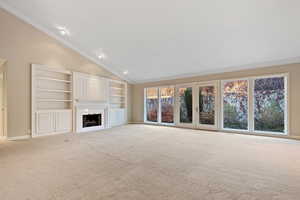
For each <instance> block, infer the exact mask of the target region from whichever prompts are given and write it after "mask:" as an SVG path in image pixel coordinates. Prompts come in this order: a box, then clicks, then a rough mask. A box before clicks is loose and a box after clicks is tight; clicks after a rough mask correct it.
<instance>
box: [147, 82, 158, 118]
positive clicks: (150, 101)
mask: <svg viewBox="0 0 300 200" xmlns="http://www.w3.org/2000/svg"><path fill="white" fill-rule="evenodd" d="M158 109H159V98H158V88H147V91H146V121H148V122H158Z"/></svg>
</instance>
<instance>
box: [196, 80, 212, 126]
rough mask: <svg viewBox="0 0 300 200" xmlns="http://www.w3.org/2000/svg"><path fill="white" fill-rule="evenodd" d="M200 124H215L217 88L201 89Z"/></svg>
mask: <svg viewBox="0 0 300 200" xmlns="http://www.w3.org/2000/svg"><path fill="white" fill-rule="evenodd" d="M199 122H200V124H206V125H214V124H215V87H214V86H207V87H200V88H199Z"/></svg>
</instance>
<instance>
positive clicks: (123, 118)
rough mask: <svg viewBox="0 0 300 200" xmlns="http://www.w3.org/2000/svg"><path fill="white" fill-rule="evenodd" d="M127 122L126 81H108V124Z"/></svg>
mask: <svg viewBox="0 0 300 200" xmlns="http://www.w3.org/2000/svg"><path fill="white" fill-rule="evenodd" d="M126 123H127V83H126V82H122V81H116V80H110V81H109V124H110V126H111V127H114V126H120V125H123V124H126Z"/></svg>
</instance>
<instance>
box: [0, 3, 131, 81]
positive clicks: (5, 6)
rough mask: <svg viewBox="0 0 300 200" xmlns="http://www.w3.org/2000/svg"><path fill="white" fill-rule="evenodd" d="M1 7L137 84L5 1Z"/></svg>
mask: <svg viewBox="0 0 300 200" xmlns="http://www.w3.org/2000/svg"><path fill="white" fill-rule="evenodd" d="M0 7H1V8H3V9H4V10H6V11H8V12H9V13H11V14H13V15H15V16H16V17H18V18H19V19H21V20H23V21H24V22H26V23H28V24H30V25H32V26H33V27H35V28H36V29H38V30H40V31H42V32H43V33H46V34H47V35H49V36H50V37H52V38H54V39H56V40H58V41H59V42H60V43H62V44H63V45H64V46H66V47H68V48H70V49H72V50H73V51H76V52H77V53H79V54H80V55H81V56H83V57H85V58H87V59H88V60H90V61H92V62H94V63H95V64H97V65H99V66H100V67H103V68H104V69H106V70H107V71H109V72H111V73H113V74H115V75H116V76H118V77H120V78H122V79H124V80H126V81H128V82H129V83H135V82H134V81H132V80H130V79H129V78H128V77H127V76H124V75H123V73H122V72H119V71H118V70H115V69H112V68H113V66H107V65H106V64H104V63H102V62H100V61H99V59H97V58H96V55H95V57H93V56H91V55H90V54H89V52H85V51H84V50H82V49H80V48H79V47H76V45H74V44H72V42H71V41H70V38H69V39H68V40H66V39H64V38H62V37H60V36H58V35H57V34H55V33H54V32H53V31H50V30H49V29H48V28H46V27H45V26H43V25H41V24H39V23H37V22H35V21H34V20H32V19H31V18H29V17H28V16H26V15H24V14H23V13H22V12H20V11H19V10H17V9H16V8H14V7H12V6H11V5H8V3H6V2H4V1H0Z"/></svg>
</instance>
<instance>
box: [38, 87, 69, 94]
mask: <svg viewBox="0 0 300 200" xmlns="http://www.w3.org/2000/svg"><path fill="white" fill-rule="evenodd" d="M38 90H39V91H41V92H55V93H71V92H72V91H71V90H50V89H43V88H38Z"/></svg>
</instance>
